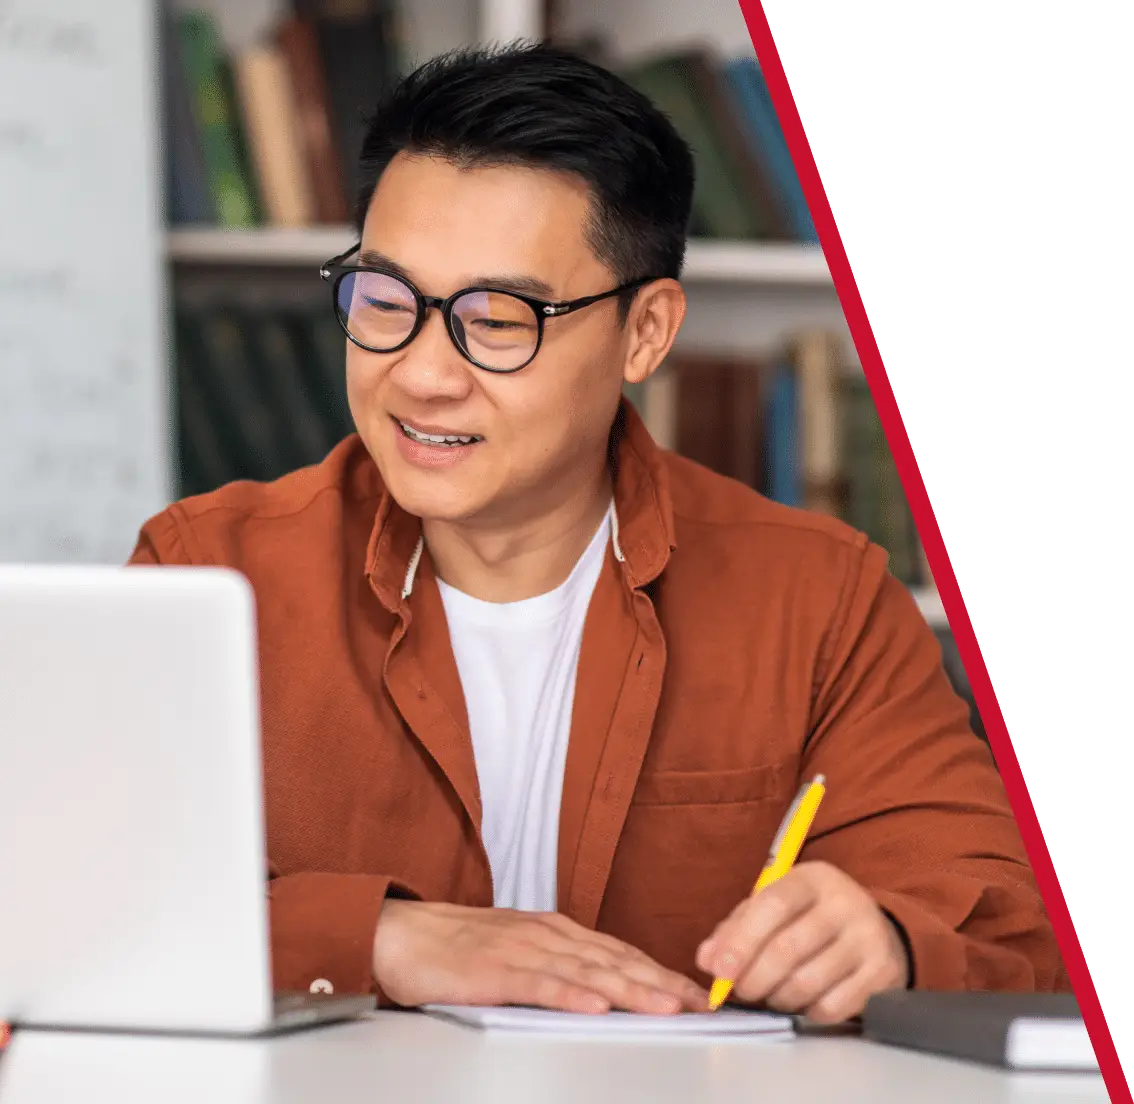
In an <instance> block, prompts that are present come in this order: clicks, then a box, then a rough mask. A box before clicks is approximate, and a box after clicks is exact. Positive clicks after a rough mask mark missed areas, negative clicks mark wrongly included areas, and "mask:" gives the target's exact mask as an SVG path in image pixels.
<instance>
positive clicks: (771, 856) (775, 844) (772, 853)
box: [768, 774, 826, 865]
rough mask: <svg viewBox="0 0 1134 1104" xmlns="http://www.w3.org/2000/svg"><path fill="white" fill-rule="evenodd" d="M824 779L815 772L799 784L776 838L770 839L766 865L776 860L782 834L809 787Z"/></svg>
mask: <svg viewBox="0 0 1134 1104" xmlns="http://www.w3.org/2000/svg"><path fill="white" fill-rule="evenodd" d="M825 781H826V779H825V778H824V777H823V775H821V774H817V775H816V776H815V777H814V778H813V779H812V780H811V781H810V782H804V783H803V785H802V786H800V788H799V793H797V794H796V795H795V800H794V801H793V802H792V803H791V807H790V808H789V809H788V811H787V813H786V814H785V816H784V819H783V820H782V821H781V822H780V827H779V831H777V832H776V838H775V839H774V840H772V846H771V847H770V848H769V851H768V865H771V864H772V863H773V862H775V861H776V856H777V855H778V854H779V852H780V846H781V845H782V844H783V842H784V836H786V835H787V830H788V829H789V828H790V827H791V822H792V821H793V820H794V819H795V814H796V813H797V812H798V811H799V807H800V805H802V804H803V799H804V798H805V797H806V796H807V794H808V792H809V791H810V789H811V787H812V786H822V785H823V784H824V782H825Z"/></svg>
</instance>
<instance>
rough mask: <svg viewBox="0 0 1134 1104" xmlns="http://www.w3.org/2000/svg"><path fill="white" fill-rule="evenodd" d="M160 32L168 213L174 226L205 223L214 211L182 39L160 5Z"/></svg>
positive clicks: (211, 220) (212, 215) (211, 221)
mask: <svg viewBox="0 0 1134 1104" xmlns="http://www.w3.org/2000/svg"><path fill="white" fill-rule="evenodd" d="M159 34H160V39H161V53H162V116H163V121H164V134H163V140H164V149H163V152H164V155H165V156H164V160H165V200H166V215H167V217H168V219H169V222H170V223H171V225H173V226H183V225H192V224H201V225H208V224H210V223H213V222H215V221H216V207H215V205H214V204H213V197H212V193H211V192H210V190H209V175H208V170H207V168H206V166H205V156H204V153H203V152H202V149H201V136H200V132H199V131H198V128H197V120H196V118H195V117H194V114H193V96H192V92H191V90H190V86H189V77H188V75H187V73H186V71H185V59H184V58H183V57H182V54H181V37H180V35H179V33H178V30H177V27H176V26H175V25H174V22H173V19H172V17H171V16H170V14H169V11H168V9H167V7H166V6H165V5H164V4H163V5H161V8H160V16H159Z"/></svg>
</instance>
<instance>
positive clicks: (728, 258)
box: [683, 241, 832, 288]
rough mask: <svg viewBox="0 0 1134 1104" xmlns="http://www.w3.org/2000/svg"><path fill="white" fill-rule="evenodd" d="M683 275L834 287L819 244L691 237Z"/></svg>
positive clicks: (727, 281)
mask: <svg viewBox="0 0 1134 1104" xmlns="http://www.w3.org/2000/svg"><path fill="white" fill-rule="evenodd" d="M683 278H684V279H685V280H688V281H690V282H695V283H718V284H767V285H773V286H775V285H779V286H789V287H812V288H830V287H832V284H831V273H830V271H829V269H828V268H827V260H826V258H825V257H824V256H823V250H822V249H820V248H819V246H817V245H792V244H783V243H775V244H771V243H768V244H765V243H760V242H731V241H691V242H690V243H689V247H688V249H687V250H686V252H685V274H684V277H683Z"/></svg>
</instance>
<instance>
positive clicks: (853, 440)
mask: <svg viewBox="0 0 1134 1104" xmlns="http://www.w3.org/2000/svg"><path fill="white" fill-rule="evenodd" d="M840 388H841V392H840V399H841V403H842V417H841V418H840V422H841V424H842V448H841V452H842V465H843V476H844V479H845V481H846V488H847V496H846V509H845V513H844V517H843V520H844V521H846V523H847V524H848V525H851V526H853V527H854V528H855V529H857V530H859V532H862V533H865V534H866V535H867V536H868V537H869V538H870V539H871V540H872V541H873V542H874V543H875V544H879V545H882V544H883V543H884V541H885V532H884V531H883V527H882V491H881V487H880V485H879V480H878V475H879V471H878V465H877V463H876V446H875V427H876V423H877V421H878V414H877V412H876V411H875V409H874V399H873V397H872V396H871V394H870V388H869V387H868V386H867V383H866V380H864V379H862V378H861V377H858V376H852V377H849V378H845V379H843V380H842V381H841V383H840Z"/></svg>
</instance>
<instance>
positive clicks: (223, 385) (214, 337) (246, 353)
mask: <svg viewBox="0 0 1134 1104" xmlns="http://www.w3.org/2000/svg"><path fill="white" fill-rule="evenodd" d="M178 311H179V313H180V315H181V325H182V327H183V333H184V335H185V342H186V345H187V347H188V351H189V358H188V363H187V364H186V368H187V369H190V370H195V383H196V385H197V387H198V388H199V390H200V394H201V400H202V404H203V406H204V407H205V409H206V410H207V411H208V416H209V418H210V419H211V420H212V423H213V425H214V426H215V427H216V431H217V434H218V435H219V437H220V439H221V441H222V443H223V447H224V449H225V453H226V455H227V456H228V458H229V461H228V467H229V472H230V475H229V479H230V481H231V480H237V479H254V480H262V481H266V480H272V479H277V478H278V477H279V476H281V475H284V474H285V473H286V472H287V471H288V469H289V463H288V457H287V454H286V445H285V443H284V441H283V434H284V427H283V426H282V425H281V424H280V422H279V418H278V415H277V414H276V412H275V411H274V410H273V409H272V404H271V401H270V399H269V397H268V395H267V394H265V392H264V389H263V388H262V386H261V380H260V378H259V373H258V372H257V370H256V367H255V365H254V363H253V360H252V352H251V349H250V347H249V343H248V340H247V336H246V333H245V329H244V326H243V325H242V324H241V323H242V319H241V316H240V313H239V311H238V310H237V309H235V308H233V307H231V306H223V307H221V306H203V307H188V306H185V305H181V306H179V308H178Z"/></svg>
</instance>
